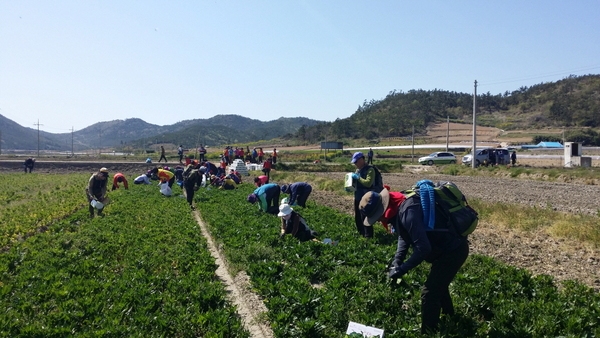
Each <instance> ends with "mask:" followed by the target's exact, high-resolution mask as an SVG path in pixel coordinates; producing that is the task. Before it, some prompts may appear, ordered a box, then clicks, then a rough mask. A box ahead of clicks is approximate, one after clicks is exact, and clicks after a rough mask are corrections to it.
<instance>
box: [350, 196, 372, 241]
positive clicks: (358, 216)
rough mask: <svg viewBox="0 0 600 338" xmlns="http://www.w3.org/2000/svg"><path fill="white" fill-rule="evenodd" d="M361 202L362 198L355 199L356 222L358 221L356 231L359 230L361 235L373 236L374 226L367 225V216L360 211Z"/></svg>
mask: <svg viewBox="0 0 600 338" xmlns="http://www.w3.org/2000/svg"><path fill="white" fill-rule="evenodd" d="M359 204H360V200H358V201H357V200H354V222H355V223H356V231H358V233H359V234H360V235H361V236H365V237H366V238H372V237H373V227H372V226H370V227H367V226H365V225H364V222H365V218H366V217H365V216H363V214H362V213H361V212H360V210H359V209H358V205H359Z"/></svg>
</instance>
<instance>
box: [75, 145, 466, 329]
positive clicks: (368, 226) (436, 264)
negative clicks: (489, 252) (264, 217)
mask: <svg viewBox="0 0 600 338" xmlns="http://www.w3.org/2000/svg"><path fill="white" fill-rule="evenodd" d="M226 150H227V152H229V151H230V150H231V151H235V150H234V149H231V148H226ZM228 156H229V155H228ZM235 156H244V155H243V153H242V152H239V148H238V155H235ZM251 156H252V155H251ZM369 157H371V156H369ZM273 158H275V156H273ZM229 159H230V158H229V157H227V158H226V157H225V152H224V153H223V154H222V155H221V160H222V163H229V162H228V161H229ZM256 159H257V160H259V155H258V151H257V156H256ZM273 162H274V161H273ZM350 162H351V163H352V164H353V165H354V166H355V168H356V170H355V172H354V173H352V174H351V177H352V183H353V187H354V224H355V228H356V231H357V233H358V234H359V235H360V236H361V237H364V238H367V239H369V238H373V237H374V231H373V225H374V224H375V223H377V222H381V223H382V225H383V226H384V227H385V228H386V229H387V230H388V232H389V233H395V234H396V235H397V236H398V243H397V249H396V253H395V255H394V257H393V259H392V261H391V264H390V266H389V271H388V277H389V278H390V279H391V280H392V281H393V282H396V281H397V280H398V279H400V278H402V277H403V276H404V275H405V274H407V273H409V272H410V271H411V270H412V269H414V268H415V267H417V266H418V265H420V264H421V263H422V262H423V261H426V262H428V263H430V264H431V269H430V271H429V275H428V277H427V280H426V281H425V283H424V284H423V287H422V290H421V302H422V304H421V311H420V312H421V318H422V324H421V331H422V332H423V333H429V332H435V331H436V330H437V329H438V326H439V322H440V315H445V316H449V317H452V316H453V315H454V307H453V303H452V299H451V296H450V292H449V285H450V283H451V282H452V280H453V279H454V277H455V275H456V274H457V272H458V270H459V269H460V268H461V266H462V265H463V263H464V262H465V260H466V258H467V256H468V254H469V243H468V240H467V237H463V236H459V235H457V234H454V233H452V232H435V231H431V227H430V222H431V218H430V217H431V215H430V214H429V213H428V214H427V215H426V214H425V212H424V208H425V205H424V202H423V201H422V200H421V199H420V198H419V195H418V194H417V195H414V194H413V195H405V194H404V193H403V192H395V191H391V189H390V187H389V186H386V185H384V184H383V178H382V175H381V173H380V172H379V170H378V169H377V168H376V167H375V166H373V165H372V164H370V163H369V162H370V161H368V160H367V158H366V157H365V156H364V155H363V153H362V152H356V153H354V154H353V156H352V159H351V161H350ZM108 177H109V174H108V170H107V168H101V169H100V170H99V171H98V172H97V173H94V174H92V176H91V177H90V179H89V182H88V188H87V189H86V193H87V197H88V202H91V201H94V200H96V201H99V202H104V201H105V200H106V192H107V180H108ZM153 179H155V180H159V181H160V183H161V184H166V185H167V186H168V187H172V186H173V185H174V183H175V182H177V183H178V185H180V186H181V187H182V189H184V190H185V192H186V197H187V202H188V203H189V205H190V207H191V208H192V209H194V206H193V197H194V192H195V191H196V190H197V189H198V188H199V187H200V186H202V185H204V186H208V187H210V186H214V187H218V188H219V189H224V190H227V189H235V188H236V187H237V185H239V184H242V177H241V175H240V174H239V173H238V172H236V171H235V170H233V169H231V170H230V172H229V173H226V172H225V169H224V167H223V166H222V164H220V165H219V166H216V165H214V164H212V163H210V162H208V161H203V162H200V161H192V162H191V163H189V164H188V165H187V166H186V167H183V166H177V167H175V168H174V169H170V168H168V167H163V168H159V167H156V168H153V169H151V170H149V171H148V172H146V173H144V174H142V175H140V176H138V177H136V178H135V180H134V184H150V183H151V180H153ZM253 183H254V185H255V187H256V188H255V190H254V191H253V192H252V193H251V194H249V195H248V196H247V197H246V200H247V201H248V202H249V203H252V204H257V205H258V208H259V210H261V211H262V212H265V213H270V214H273V215H277V216H278V217H280V218H281V229H280V236H281V237H283V236H285V235H286V234H289V235H292V236H293V237H295V238H297V239H298V240H300V241H301V242H305V241H318V239H317V236H318V234H317V232H315V231H314V230H312V229H311V228H310V227H309V225H308V223H307V221H306V219H305V218H304V217H302V216H301V214H300V212H299V211H298V210H295V209H294V208H296V209H297V208H302V209H303V208H306V207H307V205H306V203H307V200H308V198H309V196H310V195H311V192H312V190H313V189H312V186H311V185H310V184H308V183H306V182H294V183H290V184H277V183H274V182H271V178H270V176H269V175H261V176H258V177H255V178H254V179H253ZM120 184H123V186H124V188H125V189H127V188H128V182H127V179H126V178H125V176H124V175H123V174H121V173H117V174H115V175H114V176H113V186H112V189H113V190H114V189H118V188H119V185H120ZM281 194H287V195H289V196H288V197H286V198H284V199H283V200H281V201H280V197H281ZM94 209H95V208H94V207H92V206H91V205H90V217H94ZM97 213H98V215H102V209H99V210H98V211H97ZM409 248H412V251H410V252H409Z"/></svg>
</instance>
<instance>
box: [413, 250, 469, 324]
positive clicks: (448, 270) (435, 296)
mask: <svg viewBox="0 0 600 338" xmlns="http://www.w3.org/2000/svg"><path fill="white" fill-rule="evenodd" d="M467 256H469V242H468V241H467V240H466V239H465V240H463V241H462V243H461V244H460V246H459V247H458V248H456V249H455V250H454V251H452V252H449V253H447V254H443V255H442V256H440V258H438V259H436V260H435V261H434V262H433V263H432V264H431V271H429V276H427V280H426V281H425V284H424V285H423V289H422V290H421V332H422V333H428V332H435V331H437V330H438V324H439V322H440V311H441V313H443V314H446V315H450V316H452V315H454V305H453V304H452V298H451V297H450V291H449V290H448V286H449V285H450V282H452V280H453V279H454V276H456V273H457V272H458V270H459V269H460V267H461V266H462V265H463V263H464V262H465V260H466V259H467Z"/></svg>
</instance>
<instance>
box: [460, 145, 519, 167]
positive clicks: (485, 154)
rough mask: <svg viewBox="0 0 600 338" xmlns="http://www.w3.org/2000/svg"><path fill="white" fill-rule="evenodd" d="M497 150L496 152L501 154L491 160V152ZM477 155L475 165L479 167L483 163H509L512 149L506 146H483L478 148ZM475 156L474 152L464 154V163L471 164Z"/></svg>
mask: <svg viewBox="0 0 600 338" xmlns="http://www.w3.org/2000/svg"><path fill="white" fill-rule="evenodd" d="M492 151H495V153H499V154H500V156H499V157H498V158H497V159H494V160H493V161H491V158H490V153H491V152H492ZM476 154H477V155H475V166H476V167H478V166H479V165H481V164H483V163H486V164H487V163H490V162H497V163H496V164H509V163H510V151H508V149H506V148H481V149H477V152H476ZM472 158H473V153H471V154H468V155H465V156H463V158H462V164H464V165H471V160H472Z"/></svg>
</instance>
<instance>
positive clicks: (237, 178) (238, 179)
mask: <svg viewBox="0 0 600 338" xmlns="http://www.w3.org/2000/svg"><path fill="white" fill-rule="evenodd" d="M227 178H230V179H232V180H233V181H234V182H235V184H240V183H242V175H240V172H239V171H237V170H234V169H230V170H229V175H227Z"/></svg>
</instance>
